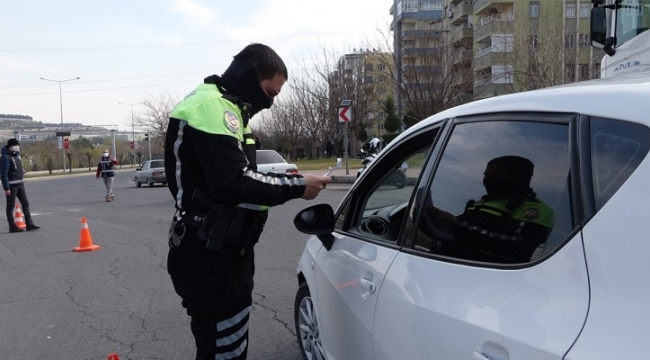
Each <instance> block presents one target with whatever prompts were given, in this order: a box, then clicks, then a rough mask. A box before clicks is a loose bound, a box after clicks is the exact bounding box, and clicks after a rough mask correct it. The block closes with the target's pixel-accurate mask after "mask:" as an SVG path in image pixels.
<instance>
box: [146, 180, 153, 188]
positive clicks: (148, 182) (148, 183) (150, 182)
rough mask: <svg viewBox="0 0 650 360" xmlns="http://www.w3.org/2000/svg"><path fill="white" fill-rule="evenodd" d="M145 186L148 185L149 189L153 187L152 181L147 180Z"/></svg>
mask: <svg viewBox="0 0 650 360" xmlns="http://www.w3.org/2000/svg"><path fill="white" fill-rule="evenodd" d="M147 185H149V187H153V181H151V179H149V180H147Z"/></svg>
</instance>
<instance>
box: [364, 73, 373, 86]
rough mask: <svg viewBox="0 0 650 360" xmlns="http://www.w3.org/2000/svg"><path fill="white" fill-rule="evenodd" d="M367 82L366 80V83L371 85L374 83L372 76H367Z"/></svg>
mask: <svg viewBox="0 0 650 360" xmlns="http://www.w3.org/2000/svg"><path fill="white" fill-rule="evenodd" d="M365 80H366V81H365V82H366V83H368V84H371V83H372V76H370V75H368V76H366V77H365Z"/></svg>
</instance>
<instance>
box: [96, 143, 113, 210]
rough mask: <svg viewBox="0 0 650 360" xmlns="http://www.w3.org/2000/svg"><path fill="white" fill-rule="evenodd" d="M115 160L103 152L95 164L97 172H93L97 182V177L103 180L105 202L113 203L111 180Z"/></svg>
mask: <svg viewBox="0 0 650 360" xmlns="http://www.w3.org/2000/svg"><path fill="white" fill-rule="evenodd" d="M117 164H118V162H117V159H115V158H111V156H110V153H109V152H108V149H107V150H104V152H103V153H102V158H101V159H100V160H99V164H97V172H95V179H97V180H99V177H100V176H101V178H102V179H103V180H104V186H106V202H110V201H114V200H115V195H114V194H113V180H114V179H115V170H114V168H113V167H114V166H115V165H117Z"/></svg>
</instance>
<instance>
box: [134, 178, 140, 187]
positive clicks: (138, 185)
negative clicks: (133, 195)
mask: <svg viewBox="0 0 650 360" xmlns="http://www.w3.org/2000/svg"><path fill="white" fill-rule="evenodd" d="M135 186H136V187H142V183H141V182H139V181H138V179H135Z"/></svg>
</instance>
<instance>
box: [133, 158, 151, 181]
mask: <svg viewBox="0 0 650 360" xmlns="http://www.w3.org/2000/svg"><path fill="white" fill-rule="evenodd" d="M148 168H149V162H148V161H147V162H145V163H144V164H142V167H140V170H138V172H137V173H136V175H135V177H136V178H137V180H138V181H140V182H146V181H147V169H148Z"/></svg>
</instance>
